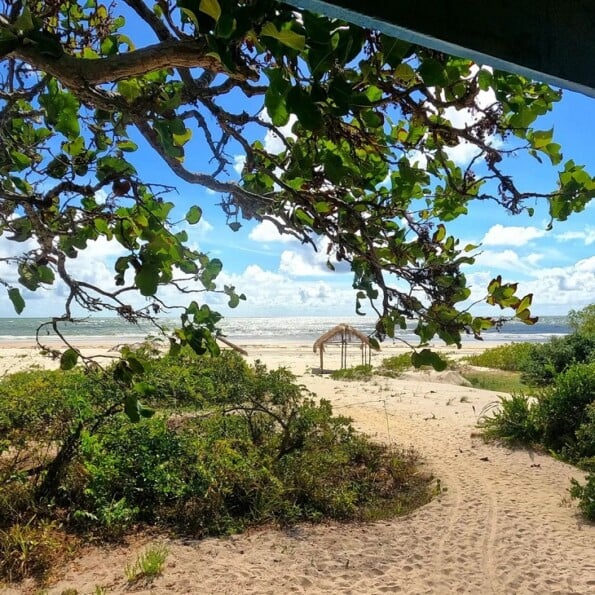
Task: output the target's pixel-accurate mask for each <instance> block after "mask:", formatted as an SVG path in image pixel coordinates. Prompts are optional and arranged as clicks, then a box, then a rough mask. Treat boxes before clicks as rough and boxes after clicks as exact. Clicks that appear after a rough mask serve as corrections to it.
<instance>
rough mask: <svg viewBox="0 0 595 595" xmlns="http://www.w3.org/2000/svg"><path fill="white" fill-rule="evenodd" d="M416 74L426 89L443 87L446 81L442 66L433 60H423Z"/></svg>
mask: <svg viewBox="0 0 595 595" xmlns="http://www.w3.org/2000/svg"><path fill="white" fill-rule="evenodd" d="M418 72H419V74H420V76H421V78H422V79H423V81H424V83H425V84H426V85H427V86H428V87H435V86H438V85H440V86H443V85H445V84H446V82H447V80H448V79H447V74H446V70H445V69H444V66H443V65H442V64H441V63H440V62H438V60H434V58H426V59H424V61H423V62H422V64H421V66H420V67H419V70H418Z"/></svg>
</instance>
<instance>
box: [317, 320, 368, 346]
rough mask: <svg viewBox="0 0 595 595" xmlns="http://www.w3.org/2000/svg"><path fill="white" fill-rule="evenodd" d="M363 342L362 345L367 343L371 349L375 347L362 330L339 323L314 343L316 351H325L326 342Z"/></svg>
mask: <svg viewBox="0 0 595 595" xmlns="http://www.w3.org/2000/svg"><path fill="white" fill-rule="evenodd" d="M344 341H345V342H347V343H361V344H362V345H367V346H368V347H370V348H371V349H375V347H373V346H372V345H371V344H370V339H369V338H368V336H367V335H364V333H362V332H361V331H358V330H357V329H356V328H353V327H352V326H350V325H348V324H344V323H343V324H338V325H337V326H335V327H333V328H332V329H330V330H329V331H327V332H326V333H324V334H323V335H321V336H320V337H318V339H317V340H316V342H315V343H314V353H316V351H317V350H318V349H320V350H321V351H324V346H325V344H326V343H343V342H344Z"/></svg>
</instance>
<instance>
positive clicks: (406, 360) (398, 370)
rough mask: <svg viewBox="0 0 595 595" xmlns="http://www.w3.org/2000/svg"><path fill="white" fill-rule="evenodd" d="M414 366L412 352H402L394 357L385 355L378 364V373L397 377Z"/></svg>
mask: <svg viewBox="0 0 595 595" xmlns="http://www.w3.org/2000/svg"><path fill="white" fill-rule="evenodd" d="M412 367H413V363H412V362H411V353H401V354H399V355H395V356H393V357H385V358H384V359H383V360H382V363H381V364H380V366H378V368H377V370H376V373H377V374H380V375H381V376H388V377H391V378H396V377H398V376H400V375H401V374H402V373H403V372H406V371H407V370H409V369H411V368H412Z"/></svg>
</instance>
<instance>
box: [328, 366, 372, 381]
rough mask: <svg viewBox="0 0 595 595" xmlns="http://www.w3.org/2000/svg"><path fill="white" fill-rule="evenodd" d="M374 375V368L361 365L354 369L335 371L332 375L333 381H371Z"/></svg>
mask: <svg viewBox="0 0 595 595" xmlns="http://www.w3.org/2000/svg"><path fill="white" fill-rule="evenodd" d="M372 375H373V368H372V366H368V365H360V366H353V367H352V368H344V369H342V370H335V371H334V372H332V373H331V378H332V379H333V380H370V378H372Z"/></svg>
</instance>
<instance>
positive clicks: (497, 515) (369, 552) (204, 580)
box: [0, 345, 595, 595]
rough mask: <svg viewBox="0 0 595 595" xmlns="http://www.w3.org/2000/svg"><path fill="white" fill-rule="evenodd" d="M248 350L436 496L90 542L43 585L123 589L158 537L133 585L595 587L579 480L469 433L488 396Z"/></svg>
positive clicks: (404, 589)
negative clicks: (360, 509)
mask: <svg viewBox="0 0 595 595" xmlns="http://www.w3.org/2000/svg"><path fill="white" fill-rule="evenodd" d="M247 349H248V350H249V353H250V356H249V358H250V359H252V360H254V359H260V360H262V361H264V362H265V363H267V364H269V365H271V366H277V365H285V366H287V367H290V368H291V369H292V370H293V371H294V372H295V373H296V374H297V375H298V376H299V382H301V383H303V384H304V385H306V386H307V387H308V388H309V389H310V390H312V391H313V392H315V393H316V394H317V395H318V396H319V397H324V398H326V399H329V400H330V401H332V403H333V404H334V407H335V409H336V411H337V413H341V414H345V415H349V416H351V417H352V418H353V419H354V420H355V423H356V425H357V427H358V428H360V429H361V430H362V431H364V432H366V433H368V434H370V435H372V436H374V437H375V438H376V439H378V440H382V441H389V442H393V443H397V444H399V445H401V446H404V447H408V446H410V445H412V446H414V447H415V448H416V449H417V450H418V451H419V452H420V453H421V454H422V455H423V457H424V459H425V461H426V466H427V468H428V469H429V470H430V471H431V472H432V473H433V474H434V475H435V476H436V477H437V478H439V479H440V486H441V490H442V491H441V494H440V496H439V497H437V498H435V499H434V500H433V501H432V502H431V503H430V504H428V505H426V506H424V507H423V508H421V509H419V510H417V511H416V512H415V513H414V514H412V515H410V516H408V517H405V518H396V519H394V520H390V521H385V522H375V523H367V524H348V525H341V524H336V523H331V524H323V525H317V526H309V525H300V526H297V527H295V528H292V529H291V530H287V531H279V530H274V529H259V530H253V531H250V532H248V533H246V534H244V535H239V536H234V537H229V538H219V539H206V540H203V541H193V540H187V539H174V540H172V539H169V538H167V537H164V536H154V537H152V538H149V537H148V536H143V537H142V538H138V539H137V540H132V541H131V542H130V543H129V544H127V547H122V546H119V547H115V548H87V549H86V550H85V551H83V552H82V553H81V555H80V557H79V558H78V559H77V560H76V561H74V562H73V563H72V564H70V565H69V566H68V567H67V568H65V569H63V570H62V571H60V572H58V573H57V575H58V576H60V575H61V578H59V579H58V580H57V582H56V583H54V584H53V585H52V586H51V588H50V589H49V593H51V594H54V593H55V594H59V593H62V592H63V591H64V590H65V589H77V591H78V593H80V594H83V593H84V594H87V593H89V594H91V593H95V589H96V586H98V585H99V586H102V587H105V588H106V589H107V592H108V593H124V592H130V590H131V589H130V588H129V587H128V585H127V583H126V578H125V575H124V568H125V566H126V564H127V563H131V562H133V561H134V560H135V558H136V556H137V555H138V554H139V553H140V552H142V551H143V549H144V548H145V547H146V546H147V545H148V544H150V543H154V542H156V541H163V542H165V543H166V544H167V547H168V548H169V551H170V553H169V556H168V559H167V562H166V566H165V571H164V573H163V575H162V576H160V577H158V578H157V579H156V580H155V581H154V582H153V583H152V584H151V585H144V586H143V585H137V587H135V588H133V589H132V590H133V591H134V592H135V593H176V594H177V593H180V594H181V593H226V594H238V595H239V594H244V593H259V594H265V593H271V594H272V593H274V594H279V593H281V594H282V593H333V594H334V593H353V594H380V593H407V594H416V593H438V594H440V593H445V594H446V593H474V594H487V593H503V594H505V593H506V594H510V593H519V594H520V593H543V594H546V593H548V594H549V593H581V594H583V593H584V594H588V593H595V525H593V524H587V523H584V522H583V521H581V519H580V517H579V516H578V514H577V511H576V507H575V505H574V504H573V503H572V502H570V500H569V497H568V491H567V490H568V485H569V480H570V478H571V477H577V478H582V477H583V475H584V474H583V473H581V472H579V471H577V470H576V469H574V468H573V467H571V466H569V465H565V464H563V463H561V462H559V461H556V460H554V459H552V458H549V457H546V456H544V455H540V454H535V453H531V452H528V451H524V450H517V451H512V450H509V449H506V448H503V447H500V446H497V445H494V444H485V443H484V442H483V441H482V440H481V438H479V437H477V436H476V434H475V431H474V428H475V424H476V419H477V414H478V413H479V411H480V410H481V409H482V407H483V406H484V405H485V404H486V403H489V402H491V401H493V400H494V399H495V398H496V394H495V393H492V392H489V391H482V390H476V389H473V388H469V387H466V386H459V385H455V384H447V383H445V382H444V381H445V378H438V380H440V382H435V380H436V378H435V377H434V376H432V377H427V376H426V375H424V374H423V373H422V374H408V375H407V377H406V378H398V379H388V378H379V379H374V380H373V381H371V382H367V383H361V382H337V381H333V380H331V379H330V378H329V377H327V376H323V377H321V376H317V375H313V374H311V373H309V371H308V370H309V369H310V367H311V366H315V365H316V363H317V362H316V356H315V355H314V354H312V352H311V348H310V346H305V345H286V346H284V347H283V348H280V347H279V346H264V347H263V346H247ZM388 351H389V352H390V349H389V350H388ZM385 355H386V353H385ZM31 357H34V356H31ZM22 359H24V358H22ZM4 361H5V358H2V359H1V360H0V365H1V362H4ZM12 361H15V360H14V359H12ZM1 369H2V368H1V367H0V373H1ZM446 380H448V379H446ZM450 380H453V378H451V379H450ZM9 592H14V593H16V592H17V591H14V590H13V591H7V593H9Z"/></svg>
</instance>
